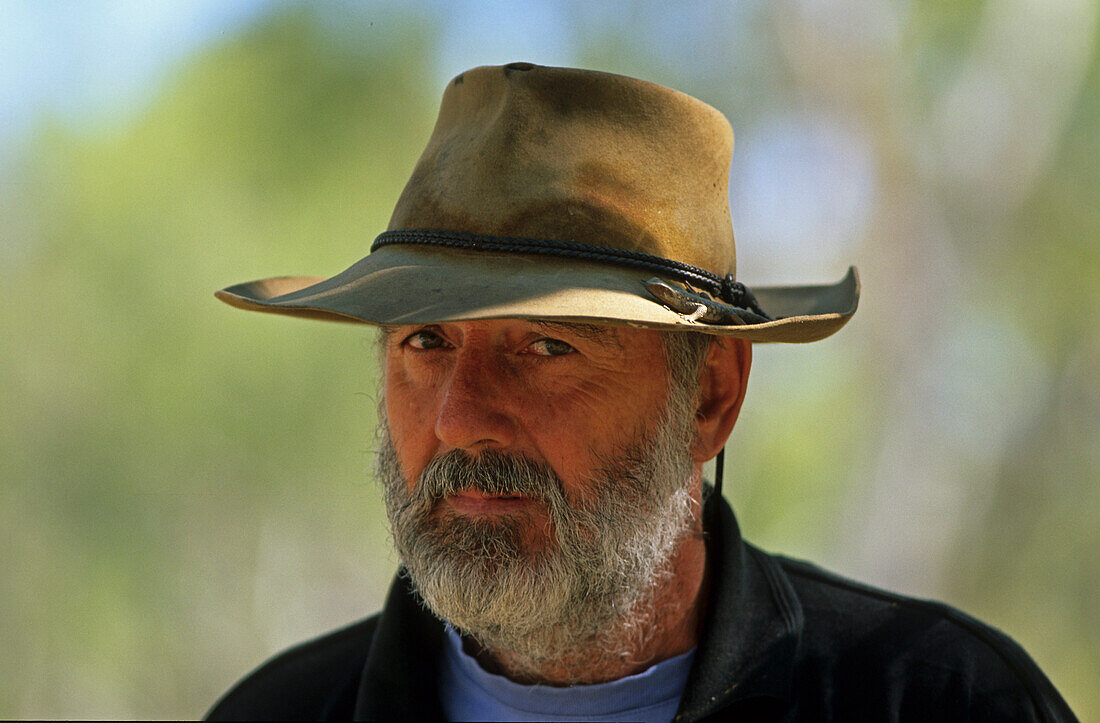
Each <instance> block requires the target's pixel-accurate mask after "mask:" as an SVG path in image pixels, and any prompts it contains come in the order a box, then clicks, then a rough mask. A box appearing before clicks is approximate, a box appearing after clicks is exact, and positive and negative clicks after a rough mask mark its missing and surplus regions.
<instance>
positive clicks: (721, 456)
mask: <svg viewBox="0 0 1100 723" xmlns="http://www.w3.org/2000/svg"><path fill="white" fill-rule="evenodd" d="M725 473H726V448H725V447H722V451H721V452H719V453H718V456H717V457H715V458H714V494H716V495H718V496H719V497H721V496H722V476H723V475H724V474H725Z"/></svg>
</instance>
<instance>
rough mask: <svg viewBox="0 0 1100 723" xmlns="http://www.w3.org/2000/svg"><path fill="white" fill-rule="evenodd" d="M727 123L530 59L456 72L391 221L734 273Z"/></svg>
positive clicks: (697, 108) (636, 89)
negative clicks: (560, 243)
mask: <svg viewBox="0 0 1100 723" xmlns="http://www.w3.org/2000/svg"><path fill="white" fill-rule="evenodd" d="M732 151H733V131H732V130H731V128H730V125H729V123H728V122H727V121H726V119H725V117H724V116H723V115H722V114H721V113H720V112H718V111H717V110H715V109H714V108H712V107H711V106H709V105H707V104H706V103H703V102H702V101H699V100H697V99H695V98H692V97H691V96H688V95H686V94H684V93H680V92H679V91H676V90H672V89H671V88H666V87H664V86H660V85H657V84H655V83H649V82H646V81H643V80H637V79H634V78H628V77H625V76H620V75H613V74H610V73H602V72H597V71H590V70H578V69H572V68H551V67H544V66H537V65H531V64H529V63H511V64H509V65H505V66H486V67H480V68H475V69H473V70H469V71H466V72H465V73H462V74H461V75H459V76H457V77H456V78H454V79H453V80H452V81H451V82H450V83H449V84H448V86H447V89H446V91H445V92H444V94H443V100H442V103H441V106H440V110H439V118H438V120H437V121H436V124H435V128H434V130H433V131H432V136H431V138H430V139H429V141H428V145H427V147H426V148H425V150H424V153H423V154H422V155H421V157H420V160H419V161H418V162H417V164H416V167H415V169H414V170H413V172H412V175H411V177H410V178H409V181H408V183H407V184H406V186H405V189H404V191H403V192H402V194H401V197H400V198H399V200H398V201H397V205H396V207H395V208H394V212H393V215H392V217H391V218H390V222H389V226H388V228H389V229H390V230H395V229H417V230H425V231H448V232H459V233H469V234H475V235H479V236H501V237H518V238H534V239H546V240H551V241H564V242H570V243H584V244H590V245H594V246H604V247H611V248H618V249H625V250H627V251H636V252H641V253H646V254H651V255H654V256H660V257H663V258H667V259H673V260H675V261H681V262H684V263H688V264H691V265H693V266H698V267H701V268H704V269H707V270H709V271H711V272H713V273H715V274H718V275H725V274H727V273H735V267H736V254H735V251H734V240H733V227H732V224H731V222H730V212H729V200H728V178H729V167H730V157H731V154H732Z"/></svg>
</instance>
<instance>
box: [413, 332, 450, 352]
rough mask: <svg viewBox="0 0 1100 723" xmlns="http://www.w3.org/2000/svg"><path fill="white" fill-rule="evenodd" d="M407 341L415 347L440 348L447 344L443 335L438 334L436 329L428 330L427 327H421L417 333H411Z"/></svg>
mask: <svg viewBox="0 0 1100 723" xmlns="http://www.w3.org/2000/svg"><path fill="white" fill-rule="evenodd" d="M405 343H406V344H408V345H409V346H411V347H412V348H413V349H440V348H442V347H444V346H446V345H447V342H446V341H445V340H444V339H443V337H441V336H440V335H439V334H436V333H435V332H434V331H427V330H426V329H421V330H420V331H418V332H416V333H415V334H412V335H410V336H409V337H408V338H407V339H405Z"/></svg>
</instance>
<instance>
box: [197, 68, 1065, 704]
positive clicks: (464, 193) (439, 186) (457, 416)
mask: <svg viewBox="0 0 1100 723" xmlns="http://www.w3.org/2000/svg"><path fill="white" fill-rule="evenodd" d="M732 145H733V136H732V133H731V131H730V128H729V125H728V123H727V122H726V120H725V119H724V118H723V117H722V116H721V114H720V113H718V112H717V111H716V110H714V109H713V108H711V107H709V106H707V105H705V104H703V103H702V102H700V101H697V100H695V99H693V98H690V97H688V96H686V95H683V94H681V93H678V92H676V91H674V90H670V89H668V88H663V87H660V86H657V85H653V84H650V83H646V82H643V81H639V80H634V79H630V78H624V77H621V76H616V75H610V74H606V73H596V72H590V71H582V70H572V69H561V68H544V67H537V66H532V65H528V64H524V63H514V64H511V65H507V66H504V67H492V68H478V69H475V70H471V71H469V72H467V73H464V74H462V75H460V76H458V77H457V78H455V79H454V81H453V82H452V83H451V84H449V86H448V88H447V90H446V93H445V94H444V97H443V103H442V107H441V109H440V113H439V119H438V121H437V123H436V126H435V130H434V132H433V134H432V137H431V139H430V140H429V142H428V146H427V148H426V150H425V151H424V154H423V155H422V156H421V158H420V161H419V163H418V164H417V166H416V168H415V169H414V170H413V173H412V176H411V178H410V180H409V182H408V185H407V186H406V188H405V190H404V192H403V194H402V195H401V197H400V199H399V200H398V202H397V206H396V209H395V210H394V213H393V216H392V218H391V220H390V224H389V230H387V231H386V232H384V233H382V234H381V235H380V236H379V237H378V238H377V239H376V241H375V242H374V245H373V247H372V249H371V253H370V255H368V256H367V257H366V258H364V259H362V260H361V261H359V262H358V263H356V264H355V265H353V266H351V267H350V268H349V269H347V270H346V271H344V272H343V273H341V274H338V275H336V276H334V277H332V278H330V279H314V278H300V277H298V278H276V279H267V280H263V281H257V282H252V283H247V284H241V285H238V286H235V287H231V288H229V289H226V290H224V291H221V292H219V293H218V296H219V298H221V299H222V300H223V301H226V302H228V303H230V304H232V305H234V306H238V307H241V308H245V309H253V310H258V311H266V312H274V313H281V314H291V315H297V316H309V317H318V318H331V319H340V320H348V321H358V322H365V323H368V324H374V325H378V326H380V327H381V330H382V357H383V363H384V370H385V371H384V379H383V383H382V391H383V395H384V397H383V401H382V404H381V424H382V426H383V429H382V432H383V433H382V442H381V448H380V450H379V455H378V474H379V477H380V478H381V480H382V484H383V487H384V496H385V501H386V509H387V512H388V515H389V519H390V523H391V526H392V531H393V537H394V543H395V546H396V548H397V551H398V553H399V555H400V559H401V564H402V571H401V572H400V573H399V575H398V577H397V580H396V581H395V582H394V585H393V588H392V590H391V592H390V595H389V598H388V600H387V602H386V606H385V609H384V610H383V611H382V612H381V613H380V614H379V615H376V616H374V617H372V618H369V619H367V620H365V621H363V622H360V623H357V624H355V625H353V626H351V627H348V628H345V629H343V630H340V631H337V632H335V633H332V634H329V635H327V636H325V637H322V638H320V639H318V640H315V641H313V642H309V643H306V644H304V645H302V646H300V647H298V648H295V649H293V650H291V651H289V652H286V653H283V654H282V655H280V656H278V657H276V658H275V659H274V660H272V661H270V662H268V663H267V664H265V665H264V666H262V667H261V668H259V669H258V670H257V671H256V672H254V673H252V674H251V675H250V676H248V677H247V678H246V679H245V680H244V681H243V682H241V683H240V684H238V686H237V687H235V688H234V689H233V690H232V691H231V692H230V693H228V694H227V695H226V696H225V697H224V698H223V699H222V700H221V701H220V702H219V703H218V704H217V706H216V707H215V708H214V709H213V711H212V712H211V718H215V719H230V718H295V719H328V718H352V717H354V718H358V719H380V720H395V719H404V720H431V719H450V720H469V719H489V720H504V719H508V720H585V721H596V720H624V719H625V720H646V721H649V720H653V721H657V720H661V721H669V720H673V719H675V720H678V721H694V720H751V721H773V720H774V721H795V720H797V721H818V720H837V721H893V720H910V721H918V720H919V721H933V720H934V721H939V720H966V719H973V720H1037V721H1039V720H1041V721H1056V720H1058V721H1061V720H1071V719H1072V718H1073V715H1072V713H1071V712H1070V711H1069V710H1068V708H1067V707H1066V705H1065V703H1064V702H1063V701H1062V699H1061V698H1060V697H1059V695H1058V693H1057V692H1056V691H1055V690H1054V688H1053V687H1052V686H1051V684H1050V683H1049V682H1048V681H1047V679H1046V678H1045V677H1044V676H1043V675H1042V673H1041V672H1040V671H1039V670H1038V669H1037V668H1036V667H1035V665H1034V664H1033V663H1032V662H1031V661H1030V660H1029V658H1028V657H1027V655H1026V654H1025V653H1024V652H1023V651H1022V650H1021V649H1020V648H1019V647H1018V646H1017V645H1016V644H1015V643H1013V642H1012V641H1011V640H1009V639H1008V638H1007V637H1005V636H1004V635H1002V634H1001V633H999V632H997V631H995V630H993V629H991V628H989V627H987V626H984V625H982V624H981V623H979V622H977V621H975V620H973V619H971V618H969V617H967V616H965V615H963V614H961V613H959V612H956V611H954V610H952V609H950V608H948V607H946V606H943V605H940V604H936V603H929V602H922V601H916V600H910V599H907V598H904V597H901V596H898V595H894V594H890V593H887V592H882V591H879V590H875V589H872V588H869V587H865V586H863V585H859V584H857V583H854V582H850V581H847V580H844V579H841V578H839V577H836V576H834V575H831V574H829V573H827V572H824V571H822V570H820V569H818V568H816V567H814V566H812V565H809V564H806V563H803V562H795V561H792V560H788V559H784V558H781V557H776V556H772V555H768V554H765V553H763V552H761V551H760V550H758V549H756V548H754V547H752V546H750V545H748V544H747V543H745V542H744V541H743V540H742V539H741V537H740V534H739V532H738V528H737V523H736V521H735V519H734V517H733V513H732V512H731V510H730V508H729V506H728V505H727V504H726V503H725V501H724V500H723V499H722V497H721V494H720V491H718V492H716V491H715V490H714V489H713V488H711V486H710V485H709V484H707V483H706V482H704V480H703V475H702V468H703V464H704V463H705V462H707V461H709V460H711V459H712V458H715V457H716V456H717V457H718V465H717V466H718V470H717V471H716V480H715V481H716V484H718V485H720V483H721V479H722V472H721V459H722V457H721V452H722V449H723V446H724V445H725V442H726V439H727V437H728V436H729V434H730V432H731V430H732V429H733V426H734V422H735V421H736V420H737V416H738V412H739V410H740V408H741V403H742V401H743V399H744V396H745V387H746V383H747V379H748V372H749V366H750V359H751V352H752V348H751V342H766V341H782V342H806V341H814V340H817V339H821V338H823V337H825V336H828V335H829V334H831V333H833V332H834V331H836V330H837V329H839V328H840V327H841V326H842V325H843V324H844V323H845V322H846V321H847V320H848V318H849V317H850V316H851V315H852V314H853V313H854V312H855V309H856V302H857V298H858V293H859V286H858V281H857V279H856V276H855V273H854V270H851V271H849V273H848V275H847V277H846V278H844V279H843V280H842V281H840V282H839V283H837V284H835V285H831V286H814V287H776V288H761V289H757V290H755V292H750V291H749V290H748V289H747V288H746V287H745V286H743V285H742V284H741V283H740V282H738V281H736V280H735V257H734V244H733V231H732V229H731V225H730V216H729V207H728V200H727V198H728V197H727V178H728V172H729V161H730V153H731V150H732ZM719 490H720V488H719Z"/></svg>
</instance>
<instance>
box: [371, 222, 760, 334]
mask: <svg viewBox="0 0 1100 723" xmlns="http://www.w3.org/2000/svg"><path fill="white" fill-rule="evenodd" d="M390 244H423V245H428V246H443V247H447V248H460V249H470V250H474V251H501V252H506V253H522V254H541V255H544V256H558V257H561V258H567V259H577V260H580V261H596V262H601V263H608V264H615V265H618V266H625V267H627V268H635V269H642V270H646V271H651V272H654V273H657V274H660V275H663V276H665V277H670V278H672V279H674V280H676V281H681V282H683V283H685V284H689V285H691V286H693V287H695V288H697V289H701V290H704V291H706V292H707V293H709V294H710V295H712V296H713V297H714V298H716V299H721V300H722V301H723V302H725V303H727V304H729V305H730V306H734V307H739V308H743V309H748V310H750V311H752V312H753V313H754V314H755V315H756V316H757V317H758V318H759V319H760V320H762V321H771V320H772V318H771V317H770V316H768V315H767V314H766V313H764V311H763V310H762V309H761V308H760V306H759V305H758V304H757V302H756V299H755V297H753V295H752V292H750V291H749V290H748V289H747V288H746V287H745V285H744V284H742V283H741V282H739V281H734V279H733V274H726V275H725V276H724V277H723V276H718V275H717V274H713V273H711V272H710V271H707V270H706V269H701V268H699V267H698V266H692V265H691V264H685V263H683V262H681V261H673V260H671V259H664V258H661V257H660V256H653V255H652V254H645V253H641V252H639V251H627V250H626V249H617V248H612V247H607V246H593V245H592V244H582V243H577V242H574V241H551V240H547V239H531V238H513V237H506V236H478V235H476V234H467V233H454V232H449V231H401V230H398V231H385V232H383V233H381V234H379V235H378V238H376V239H375V240H374V243H373V244H372V245H371V247H370V250H371V253H373V252H374V251H376V250H378V249H379V248H382V247H383V246H388V245H390Z"/></svg>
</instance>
